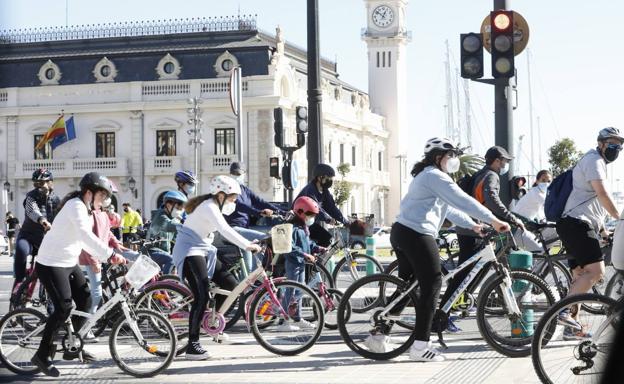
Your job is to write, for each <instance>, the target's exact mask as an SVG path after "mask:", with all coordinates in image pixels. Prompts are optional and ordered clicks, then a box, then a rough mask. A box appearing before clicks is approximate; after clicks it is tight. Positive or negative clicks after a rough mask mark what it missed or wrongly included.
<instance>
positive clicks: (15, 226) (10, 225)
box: [4, 211, 20, 257]
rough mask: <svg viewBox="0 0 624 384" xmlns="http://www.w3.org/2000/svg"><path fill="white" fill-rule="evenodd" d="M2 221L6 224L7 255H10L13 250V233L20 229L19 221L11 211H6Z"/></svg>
mask: <svg viewBox="0 0 624 384" xmlns="http://www.w3.org/2000/svg"><path fill="white" fill-rule="evenodd" d="M4 222H5V224H6V226H7V237H8V238H9V249H8V251H9V256H11V257H12V256H13V252H15V235H16V233H17V231H19V229H20V222H19V219H18V218H17V217H15V216H14V215H13V212H11V211H7V213H6V219H5V220H4Z"/></svg>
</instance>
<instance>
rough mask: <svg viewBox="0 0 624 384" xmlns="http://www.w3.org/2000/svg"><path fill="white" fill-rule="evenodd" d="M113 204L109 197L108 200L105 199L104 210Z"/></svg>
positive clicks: (103, 202)
mask: <svg viewBox="0 0 624 384" xmlns="http://www.w3.org/2000/svg"><path fill="white" fill-rule="evenodd" d="M112 203H113V200H112V199H111V198H110V197H107V198H106V199H104V201H102V208H106V207H108V206H110V205H111V204H112Z"/></svg>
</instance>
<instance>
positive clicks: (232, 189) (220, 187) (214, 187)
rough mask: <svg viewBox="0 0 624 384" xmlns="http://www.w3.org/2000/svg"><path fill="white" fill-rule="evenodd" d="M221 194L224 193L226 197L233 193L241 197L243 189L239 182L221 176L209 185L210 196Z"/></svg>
mask: <svg viewBox="0 0 624 384" xmlns="http://www.w3.org/2000/svg"><path fill="white" fill-rule="evenodd" d="M219 192H223V193H225V194H226V195H230V194H232V193H235V194H237V195H240V194H241V187H240V184H238V181H236V180H234V179H232V178H231V177H229V176H225V175H220V176H216V177H214V178H213V179H212V180H210V184H209V185H208V193H209V194H211V195H217V194H218V193H219Z"/></svg>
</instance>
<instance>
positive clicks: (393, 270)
mask: <svg viewBox="0 0 624 384" xmlns="http://www.w3.org/2000/svg"><path fill="white" fill-rule="evenodd" d="M383 273H385V274H386V275H392V276H396V277H399V260H398V259H395V260H393V261H392V263H390V264H388V266H387V267H386V269H384V271H383Z"/></svg>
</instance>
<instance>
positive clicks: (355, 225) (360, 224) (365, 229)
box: [349, 215, 375, 236]
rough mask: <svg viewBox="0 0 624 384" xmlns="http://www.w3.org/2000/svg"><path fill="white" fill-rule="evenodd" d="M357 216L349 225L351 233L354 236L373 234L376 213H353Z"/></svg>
mask: <svg viewBox="0 0 624 384" xmlns="http://www.w3.org/2000/svg"><path fill="white" fill-rule="evenodd" d="M352 217H354V218H355V220H353V221H352V222H351V224H350V225H349V234H350V235H354V236H373V228H374V226H375V216H374V215H352Z"/></svg>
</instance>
